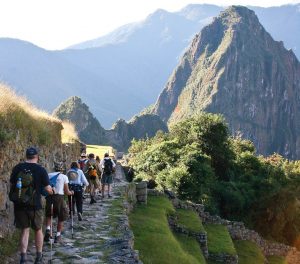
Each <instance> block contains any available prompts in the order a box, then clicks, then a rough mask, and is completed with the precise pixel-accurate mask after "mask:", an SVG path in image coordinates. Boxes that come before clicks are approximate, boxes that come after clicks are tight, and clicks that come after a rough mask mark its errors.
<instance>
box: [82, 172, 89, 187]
mask: <svg viewBox="0 0 300 264" xmlns="http://www.w3.org/2000/svg"><path fill="white" fill-rule="evenodd" d="M81 181H82V183H83V185H85V186H89V182H88V181H87V179H86V177H85V175H84V173H82V174H81Z"/></svg>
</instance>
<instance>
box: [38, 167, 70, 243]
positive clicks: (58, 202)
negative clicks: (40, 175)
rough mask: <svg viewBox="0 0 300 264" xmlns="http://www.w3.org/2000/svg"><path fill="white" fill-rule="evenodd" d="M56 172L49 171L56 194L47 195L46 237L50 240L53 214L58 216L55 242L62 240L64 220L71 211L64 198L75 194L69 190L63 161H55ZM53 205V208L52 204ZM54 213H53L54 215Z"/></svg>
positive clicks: (47, 240) (45, 238) (46, 239)
mask: <svg viewBox="0 0 300 264" xmlns="http://www.w3.org/2000/svg"><path fill="white" fill-rule="evenodd" d="M54 170H55V172H52V173H49V179H50V184H51V186H52V188H53V190H54V193H55V194H54V195H51V196H49V195H48V196H46V217H47V218H46V233H45V237H44V241H45V242H49V240H50V238H52V237H51V233H50V228H51V227H50V226H51V224H52V223H51V216H52V219H53V218H56V217H57V218H58V221H57V233H56V235H55V238H54V243H60V242H61V232H62V230H63V226H64V221H66V220H67V219H68V216H69V212H68V208H67V205H66V203H65V200H64V196H65V194H66V195H74V192H73V191H70V190H69V186H68V183H69V180H68V177H67V176H66V175H65V174H62V171H63V170H64V168H63V163H60V162H58V163H55V165H54ZM52 205H53V208H52V209H53V210H51V206H52ZM52 214H53V215H52Z"/></svg>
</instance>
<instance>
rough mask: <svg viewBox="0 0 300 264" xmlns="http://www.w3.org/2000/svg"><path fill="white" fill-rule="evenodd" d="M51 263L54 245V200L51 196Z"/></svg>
mask: <svg viewBox="0 0 300 264" xmlns="http://www.w3.org/2000/svg"><path fill="white" fill-rule="evenodd" d="M49 240H50V263H52V245H53V198H52V196H51V216H50V239H49Z"/></svg>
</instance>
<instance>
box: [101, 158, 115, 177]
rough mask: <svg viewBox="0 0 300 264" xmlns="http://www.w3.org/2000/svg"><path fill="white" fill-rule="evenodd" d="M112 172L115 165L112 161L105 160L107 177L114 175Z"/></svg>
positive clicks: (104, 170) (104, 171)
mask: <svg viewBox="0 0 300 264" xmlns="http://www.w3.org/2000/svg"><path fill="white" fill-rule="evenodd" d="M112 171H113V164H112V161H111V159H104V169H103V173H104V174H106V175H110V174H112Z"/></svg>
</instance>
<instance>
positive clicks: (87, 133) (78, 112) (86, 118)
mask: <svg viewBox="0 0 300 264" xmlns="http://www.w3.org/2000/svg"><path fill="white" fill-rule="evenodd" d="M53 115H54V116H55V117H58V118H59V119H61V120H68V121H70V122H72V123H73V124H74V125H75V129H76V131H77V133H78V136H79V138H80V140H81V141H83V142H85V143H86V144H99V145H101V144H104V143H106V139H105V130H104V128H103V127H102V126H101V125H100V123H99V121H98V120H97V119H96V118H95V117H94V116H93V114H92V113H91V112H90V111H89V107H88V106H87V105H86V104H85V103H83V102H82V100H81V98H79V97H78V96H72V97H70V98H69V99H68V100H67V101H65V102H63V103H61V104H60V105H59V106H58V107H57V108H56V109H55V110H54V112H53Z"/></svg>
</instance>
